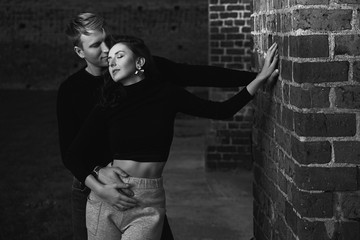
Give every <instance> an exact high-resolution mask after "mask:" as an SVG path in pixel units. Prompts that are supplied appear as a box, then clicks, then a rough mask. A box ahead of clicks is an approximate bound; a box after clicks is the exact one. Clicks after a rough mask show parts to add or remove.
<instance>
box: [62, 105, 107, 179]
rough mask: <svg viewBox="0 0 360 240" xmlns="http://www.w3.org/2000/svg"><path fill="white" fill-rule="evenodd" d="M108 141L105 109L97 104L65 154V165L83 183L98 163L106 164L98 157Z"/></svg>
mask: <svg viewBox="0 0 360 240" xmlns="http://www.w3.org/2000/svg"><path fill="white" fill-rule="evenodd" d="M104 141H107V138H106V127H105V121H104V110H103V108H102V107H100V106H96V107H95V108H94V109H93V110H92V111H91V113H90V114H89V116H88V118H87V119H86V121H85V123H84V124H83V126H82V127H81V129H80V131H79V133H78V134H77V136H76V137H75V139H74V140H73V141H72V143H71V145H70V147H69V148H68V150H67V151H66V153H65V156H64V160H63V162H64V165H65V167H66V168H67V169H69V170H70V172H71V173H72V174H73V175H74V176H75V177H76V178H77V179H78V180H79V181H80V182H82V183H84V182H85V179H86V177H87V176H88V175H90V173H91V172H92V170H93V169H94V168H95V167H96V166H97V165H102V164H104V162H103V159H100V158H99V157H98V154H97V153H98V151H99V149H98V148H99V147H100V146H102V145H103V144H102V143H103V142H104Z"/></svg>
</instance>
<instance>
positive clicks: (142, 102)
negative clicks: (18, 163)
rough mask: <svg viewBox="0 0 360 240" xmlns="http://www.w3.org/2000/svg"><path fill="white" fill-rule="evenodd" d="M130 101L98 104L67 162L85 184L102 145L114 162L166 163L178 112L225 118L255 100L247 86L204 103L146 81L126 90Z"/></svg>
mask: <svg viewBox="0 0 360 240" xmlns="http://www.w3.org/2000/svg"><path fill="white" fill-rule="evenodd" d="M125 91H126V97H125V98H124V99H122V100H121V102H120V103H119V105H117V106H116V107H111V108H110V107H106V108H105V107H102V106H100V105H97V106H96V107H95V108H94V109H93V110H92V112H91V113H90V115H89V117H88V118H87V120H86V121H85V123H84V125H83V126H82V128H81V130H80V132H79V134H78V135H77V137H76V138H75V140H74V141H73V142H72V144H71V146H70V147H69V149H68V151H67V153H66V156H65V158H64V164H65V166H66V167H67V168H68V169H69V170H70V171H71V172H72V173H73V175H74V176H75V177H76V178H77V179H78V180H79V181H81V182H84V181H85V178H86V177H87V176H88V175H89V174H90V173H91V171H92V170H93V168H94V167H95V166H97V165H106V164H107V163H106V162H103V160H102V159H98V158H94V157H93V154H92V152H96V151H98V150H97V149H96V148H97V146H99V145H101V144H99V143H101V142H103V141H106V142H108V144H109V145H110V151H111V155H112V156H113V159H127V160H134V161H138V162H165V161H166V160H167V158H168V155H169V150H170V146H171V143H172V139H173V129H174V120H175V115H176V113H177V112H182V113H186V114H189V115H194V116H198V117H204V118H212V119H226V118H230V117H232V116H233V115H234V114H235V113H236V112H237V111H239V110H240V109H241V108H242V107H243V106H245V105H246V104H247V103H248V102H249V101H250V100H251V99H252V96H251V95H250V94H249V92H248V91H247V89H246V88H244V89H243V90H241V91H240V92H239V93H237V94H236V95H235V96H233V97H232V98H230V99H228V100H226V101H224V102H213V101H208V100H204V99H200V98H198V97H196V96H194V95H193V94H191V93H189V92H188V91H186V90H185V89H183V88H181V87H178V86H175V85H172V84H171V83H164V82H161V83H160V82H154V81H151V80H148V79H144V80H142V81H140V82H138V83H135V84H133V85H129V86H125Z"/></svg>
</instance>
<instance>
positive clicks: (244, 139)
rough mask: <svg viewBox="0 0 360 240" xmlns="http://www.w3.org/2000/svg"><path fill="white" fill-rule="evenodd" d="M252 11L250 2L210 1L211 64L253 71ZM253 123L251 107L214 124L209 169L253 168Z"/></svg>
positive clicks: (221, 95)
mask: <svg viewBox="0 0 360 240" xmlns="http://www.w3.org/2000/svg"><path fill="white" fill-rule="evenodd" d="M251 8H252V6H251V0H209V32H210V42H209V45H210V48H209V63H210V65H214V66H220V67H226V68H232V69H238V70H250V69H251V46H252V36H251V26H250V24H251V21H250V15H251V12H252V10H251ZM220 81H221V79H220ZM238 90H239V89H237V88H235V89H231V88H225V89H219V88H213V89H211V91H210V98H211V99H213V100H216V101H222V100H224V99H227V98H229V97H230V96H231V95H233V94H234V92H236V91H238ZM251 123H252V107H251V106H250V105H249V106H247V107H245V108H244V109H243V110H242V111H241V112H239V113H238V114H237V115H236V116H235V117H234V118H232V119H229V120H228V121H212V123H211V132H210V136H209V137H208V147H207V150H206V162H205V163H206V167H207V169H209V170H213V169H234V168H237V167H240V168H250V167H251V164H252V159H251Z"/></svg>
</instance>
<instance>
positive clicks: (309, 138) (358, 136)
mask: <svg viewBox="0 0 360 240" xmlns="http://www.w3.org/2000/svg"><path fill="white" fill-rule="evenodd" d="M284 106H286V107H288V109H290V110H296V109H298V110H299V109H300V108H296V107H295V106H293V105H290V104H284ZM294 108H296V109H294ZM255 110H256V109H255ZM326 110H327V111H329V112H327V111H324V112H319V110H318V109H316V111H315V112H312V111H310V110H309V111H294V112H298V113H305V114H308V113H309V114H314V113H315V114H322V113H329V114H336V113H339V114H342V113H351V114H355V115H356V118H357V120H359V119H358V118H360V113H354V112H353V111H351V110H347V111H344V112H342V111H339V109H336V108H334V109H326ZM334 111H337V112H336V113H334ZM263 114H264V116H266V117H267V118H269V119H270V120H271V121H273V122H274V125H275V126H277V127H279V128H280V129H282V130H283V131H284V132H285V133H288V134H291V135H292V136H293V137H295V138H296V139H298V140H299V141H302V142H304V141H307V142H315V141H331V140H333V141H359V140H360V124H359V126H358V129H357V130H358V131H357V133H356V134H355V136H345V137H343V136H340V137H315V136H299V135H298V134H296V132H295V131H290V130H289V129H287V128H285V127H284V126H283V125H280V124H279V123H278V122H277V121H276V119H274V118H272V117H271V116H270V115H268V114H266V113H263ZM357 122H359V121H357ZM259 130H260V131H261V132H263V133H265V132H264V131H262V130H261V129H259ZM265 134H266V133H265ZM266 135H267V136H268V137H269V138H270V139H271V137H270V136H269V135H268V134H266Z"/></svg>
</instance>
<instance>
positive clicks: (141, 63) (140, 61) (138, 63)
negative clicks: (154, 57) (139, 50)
mask: <svg viewBox="0 0 360 240" xmlns="http://www.w3.org/2000/svg"><path fill="white" fill-rule="evenodd" d="M144 65H145V58H144V57H139V58H138V59H137V61H136V68H138V69H141V68H143V66H144Z"/></svg>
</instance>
